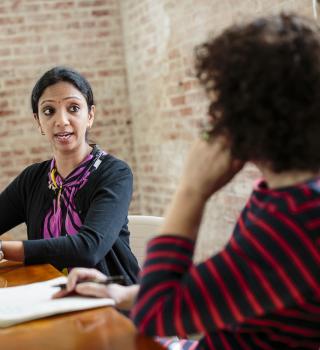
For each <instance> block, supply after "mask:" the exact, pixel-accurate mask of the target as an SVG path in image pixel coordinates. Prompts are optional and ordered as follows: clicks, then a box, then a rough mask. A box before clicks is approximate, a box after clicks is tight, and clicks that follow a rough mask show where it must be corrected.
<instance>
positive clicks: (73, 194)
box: [0, 67, 139, 285]
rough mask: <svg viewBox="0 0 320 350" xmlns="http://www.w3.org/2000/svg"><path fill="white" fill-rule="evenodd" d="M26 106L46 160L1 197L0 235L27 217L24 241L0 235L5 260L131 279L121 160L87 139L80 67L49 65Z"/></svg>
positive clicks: (125, 170)
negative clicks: (48, 155)
mask: <svg viewBox="0 0 320 350" xmlns="http://www.w3.org/2000/svg"><path fill="white" fill-rule="evenodd" d="M31 105H32V110H33V114H34V118H35V119H36V121H37V123H38V126H39V129H40V131H41V134H42V135H45V137H47V139H48V141H49V143H50V144H51V147H52V151H53V158H52V160H48V161H44V162H42V163H37V164H33V165H31V166H29V167H27V168H26V169H25V170H24V171H23V172H22V173H21V174H20V175H19V176H18V177H17V178H16V179H14V180H13V182H12V183H11V184H10V185H9V186H8V187H7V188H6V189H5V190H4V191H3V192H2V193H1V195H0V212H1V213H2V215H1V217H0V234H2V233H4V232H6V231H8V230H10V229H11V228H13V227H15V226H16V225H18V224H20V223H22V222H25V223H26V225H27V233H28V240H26V241H2V242H1V251H2V252H3V254H2V255H3V257H4V258H5V259H7V260H15V261H23V262H24V263H25V264H41V263H50V264H53V265H54V266H55V267H57V268H58V269H64V268H71V267H74V266H83V267H95V268H97V269H98V270H100V271H102V272H103V273H105V274H106V275H124V276H125V279H126V284H128V285H129V284H132V283H135V282H136V276H137V273H138V269H139V268H138V263H137V260H136V258H135V257H134V255H133V254H132V252H131V250H130V247H129V232H128V228H127V222H128V220H127V213H128V207H129V204H130V200H131V195H132V173H131V170H130V168H129V167H128V165H127V164H125V163H124V162H123V161H121V160H119V159H116V158H115V157H113V156H111V155H110V154H107V153H106V152H104V151H103V150H101V149H100V148H99V147H98V146H97V145H91V144H89V143H88V141H87V133H88V130H89V129H90V128H91V126H92V124H93V121H94V114H95V105H94V100H93V94H92V90H91V87H90V85H89V83H88V82H87V80H86V79H85V78H84V77H82V76H81V75H80V74H79V73H78V72H76V71H73V70H71V69H68V68H64V67H55V68H53V69H51V70H49V71H48V72H46V73H45V74H44V75H43V76H42V77H41V78H40V79H39V81H38V82H37V83H36V85H35V86H34V89H33V91H32V96H31Z"/></svg>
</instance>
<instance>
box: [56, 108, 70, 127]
mask: <svg viewBox="0 0 320 350" xmlns="http://www.w3.org/2000/svg"><path fill="white" fill-rule="evenodd" d="M55 123H56V125H57V126H64V125H69V124H70V122H69V117H68V113H67V112H66V111H63V110H59V111H57V112H56V118H55Z"/></svg>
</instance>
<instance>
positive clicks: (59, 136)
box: [54, 132, 73, 142]
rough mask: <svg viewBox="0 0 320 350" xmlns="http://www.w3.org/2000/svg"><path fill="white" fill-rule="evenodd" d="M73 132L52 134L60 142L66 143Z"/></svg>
mask: <svg viewBox="0 0 320 350" xmlns="http://www.w3.org/2000/svg"><path fill="white" fill-rule="evenodd" d="M72 135H73V132H58V133H56V134H54V137H55V138H56V139H57V140H58V141H60V142H68V141H69V139H70V137H71V136H72Z"/></svg>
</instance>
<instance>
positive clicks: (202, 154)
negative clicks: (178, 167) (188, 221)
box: [179, 136, 244, 200]
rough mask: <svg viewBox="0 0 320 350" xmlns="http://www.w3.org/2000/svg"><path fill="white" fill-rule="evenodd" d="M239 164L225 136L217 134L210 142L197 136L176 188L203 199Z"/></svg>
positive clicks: (214, 190)
mask: <svg viewBox="0 0 320 350" xmlns="http://www.w3.org/2000/svg"><path fill="white" fill-rule="evenodd" d="M243 165H244V163H243V162H241V161H239V160H236V159H233V158H232V157H231V152H230V145H229V142H228V140H227V138H226V137H225V136H217V137H216V138H215V139H214V140H212V141H210V142H208V141H204V140H201V139H199V140H197V141H195V142H194V144H193V145H192V147H191V149H190V151H189V154H188V157H187V161H186V163H185V168H184V172H183V175H182V179H181V181H180V184H179V188H180V189H187V190H189V192H192V193H196V194H198V195H200V196H201V197H203V199H204V200H207V199H208V198H209V197H210V196H211V195H212V194H213V193H215V192H216V191H218V190H219V189H220V188H221V187H223V186H224V185H225V184H227V183H228V182H229V181H230V180H231V179H232V178H233V176H234V175H235V174H237V173H238V172H239V171H240V170H241V169H242V167H243Z"/></svg>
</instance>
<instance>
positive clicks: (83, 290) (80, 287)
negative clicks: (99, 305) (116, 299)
mask: <svg viewBox="0 0 320 350" xmlns="http://www.w3.org/2000/svg"><path fill="white" fill-rule="evenodd" d="M75 291H76V293H78V294H81V295H87V296H91V297H96V298H108V297H109V295H108V292H107V288H106V286H104V285H100V284H97V283H91V282H84V283H80V284H77V285H76V288H75Z"/></svg>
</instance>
